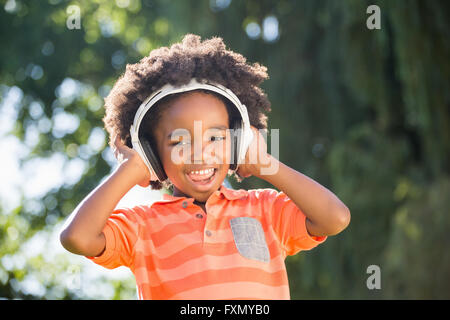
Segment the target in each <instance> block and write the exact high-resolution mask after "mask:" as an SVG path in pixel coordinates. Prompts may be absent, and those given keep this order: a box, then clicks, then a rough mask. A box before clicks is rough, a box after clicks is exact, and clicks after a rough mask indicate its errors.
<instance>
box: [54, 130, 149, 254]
mask: <svg viewBox="0 0 450 320" xmlns="http://www.w3.org/2000/svg"><path fill="white" fill-rule="evenodd" d="M113 141H114V147H113V151H114V156H115V157H116V159H117V160H118V161H119V163H120V164H119V166H118V167H117V168H116V169H115V170H114V172H113V173H112V174H111V175H110V176H109V177H108V178H107V179H106V180H105V181H104V182H103V183H101V184H100V185H99V186H98V187H97V188H95V189H94V190H93V191H92V192H91V193H90V194H89V195H88V196H87V197H86V198H85V199H84V200H83V201H82V202H81V203H80V204H79V205H78V206H77V207H76V208H75V210H74V211H73V212H72V214H71V215H70V217H69V219H68V220H67V221H66V223H65V225H64V227H63V231H62V232H61V234H60V241H61V244H62V245H63V247H64V248H66V249H67V250H69V251H70V252H72V253H75V254H80V255H84V256H90V257H96V256H98V255H100V254H101V253H102V252H103V251H104V250H105V245H106V239H105V236H104V234H103V229H104V228H105V225H106V222H107V221H108V218H109V217H110V215H111V213H112V212H113V211H114V209H115V207H116V206H117V204H118V203H119V201H120V199H122V198H123V196H124V195H125V194H126V193H127V192H128V191H129V190H130V189H131V188H133V187H134V186H135V185H136V184H139V185H140V186H141V187H146V186H148V185H149V184H150V183H149V181H150V180H155V179H156V177H155V176H153V174H151V173H150V172H149V170H148V168H147V167H146V165H145V164H144V162H143V161H142V159H141V158H140V156H139V154H138V153H137V152H136V151H135V150H133V149H131V148H128V147H127V146H126V145H124V144H123V142H122V141H121V139H120V138H119V137H118V136H116V137H114V138H113Z"/></svg>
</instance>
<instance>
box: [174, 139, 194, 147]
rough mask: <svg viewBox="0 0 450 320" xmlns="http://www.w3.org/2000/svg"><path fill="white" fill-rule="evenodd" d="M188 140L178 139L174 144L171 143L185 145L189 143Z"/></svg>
mask: <svg viewBox="0 0 450 320" xmlns="http://www.w3.org/2000/svg"><path fill="white" fill-rule="evenodd" d="M189 143H190V142H189V141H184V140H183V141H179V142H175V143H174V144H172V145H173V146H182V145H186V144H189Z"/></svg>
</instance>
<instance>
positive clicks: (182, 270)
mask: <svg viewBox="0 0 450 320" xmlns="http://www.w3.org/2000/svg"><path fill="white" fill-rule="evenodd" d="M236 267H242V268H255V267H258V268H259V269H260V270H262V271H264V272H267V273H273V272H277V271H281V270H284V269H285V266H284V261H283V260H281V259H273V262H272V263H265V262H261V261H255V260H251V259H247V258H244V257H242V256H241V255H240V254H239V253H234V254H231V255H228V256H219V257H217V256H211V255H202V256H200V257H198V258H196V259H191V260H188V261H186V262H185V263H183V264H181V265H179V266H177V267H175V268H171V269H158V270H149V269H148V268H147V267H146V266H142V267H139V268H136V269H135V270H134V274H135V276H136V278H139V280H140V282H141V281H142V282H149V283H150V280H149V279H160V280H159V282H161V281H172V280H178V279H181V278H183V277H186V276H190V275H192V274H194V273H199V272H203V271H207V270H220V269H230V268H236Z"/></svg>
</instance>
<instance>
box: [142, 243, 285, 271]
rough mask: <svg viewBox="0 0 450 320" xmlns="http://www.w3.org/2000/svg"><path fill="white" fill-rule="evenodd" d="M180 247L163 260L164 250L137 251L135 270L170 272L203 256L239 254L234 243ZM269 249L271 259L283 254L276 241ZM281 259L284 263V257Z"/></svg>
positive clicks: (196, 244) (198, 244) (197, 244)
mask: <svg viewBox="0 0 450 320" xmlns="http://www.w3.org/2000/svg"><path fill="white" fill-rule="evenodd" d="M180 247H181V250H177V252H175V253H174V254H172V255H170V256H165V257H163V258H161V256H162V255H163V253H162V250H157V251H155V253H147V252H146V251H143V252H141V251H137V252H136V253H135V263H134V268H135V269H138V268H140V267H146V268H147V269H148V270H149V271H154V270H156V269H166V270H168V269H172V268H176V267H178V266H179V265H181V264H184V263H186V262H187V261H189V260H191V259H196V258H198V257H201V256H203V255H211V256H229V255H231V254H234V253H237V252H238V249H237V248H236V245H235V243H234V241H230V242H228V243H224V244H221V245H218V246H216V245H212V246H204V245H202V244H201V243H195V244H192V245H189V246H186V247H184V248H183V247H182V246H180ZM268 248H269V253H270V256H271V259H276V258H277V257H278V256H279V255H280V254H281V251H280V248H279V247H278V243H277V242H276V241H272V242H271V243H270V244H269V245H268ZM280 259H281V260H283V261H284V259H282V257H281V258H280Z"/></svg>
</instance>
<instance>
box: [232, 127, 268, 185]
mask: <svg viewBox="0 0 450 320" xmlns="http://www.w3.org/2000/svg"><path fill="white" fill-rule="evenodd" d="M250 127H251V129H252V131H253V140H252V142H251V143H250V146H249V147H248V149H247V153H246V155H245V162H244V163H242V164H240V165H239V168H238V170H237V174H238V175H239V176H241V177H243V178H248V177H250V176H257V177H258V176H259V175H260V174H261V167H262V166H268V164H269V161H270V158H271V155H270V154H269V153H267V143H266V140H265V139H264V136H263V135H262V133H261V132H260V131H259V130H258V129H257V128H255V127H254V126H250Z"/></svg>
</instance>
